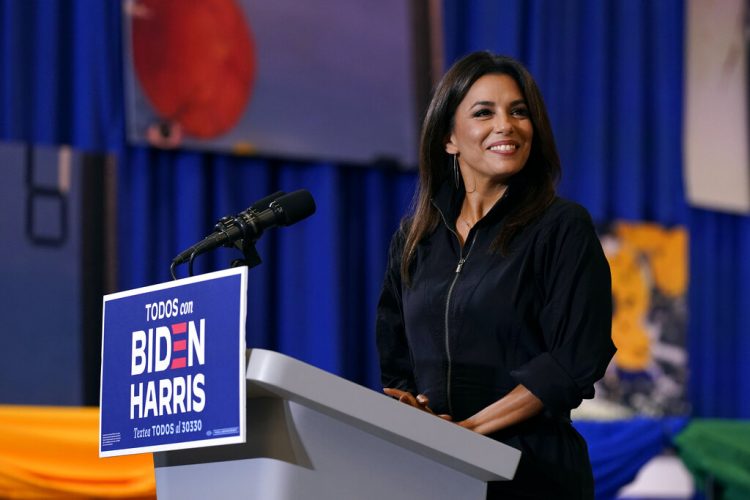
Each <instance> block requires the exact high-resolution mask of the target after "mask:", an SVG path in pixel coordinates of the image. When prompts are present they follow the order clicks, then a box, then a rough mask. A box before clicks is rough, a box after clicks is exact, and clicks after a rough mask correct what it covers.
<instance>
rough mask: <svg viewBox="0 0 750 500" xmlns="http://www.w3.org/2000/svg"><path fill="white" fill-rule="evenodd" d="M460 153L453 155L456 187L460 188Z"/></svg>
mask: <svg viewBox="0 0 750 500" xmlns="http://www.w3.org/2000/svg"><path fill="white" fill-rule="evenodd" d="M457 156H458V155H453V182H454V184H456V189H458V188H459V182H460V179H461V177H460V175H459V173H458V160H457V159H456V157H457Z"/></svg>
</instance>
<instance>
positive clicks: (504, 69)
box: [401, 52, 560, 284]
mask: <svg viewBox="0 0 750 500" xmlns="http://www.w3.org/2000/svg"><path fill="white" fill-rule="evenodd" d="M487 74H502V75H508V76H510V77H511V78H513V79H514V80H515V81H516V84H518V87H519V89H520V90H521V93H522V94H523V97H524V99H525V100H526V105H527V107H528V110H529V116H530V119H531V123H532V124H533V127H534V135H533V139H532V142H531V152H530V154H529V159H528V160H527V162H526V165H525V166H524V168H523V169H522V170H521V171H520V172H519V173H517V174H516V175H515V176H514V177H513V178H512V179H511V181H510V185H509V188H508V189H509V194H510V195H512V196H513V198H514V203H513V209H512V211H511V212H510V214H509V215H508V220H507V223H506V224H505V225H504V226H503V229H502V230H501V231H500V234H498V236H497V237H496V239H495V241H494V242H493V244H492V249H493V250H494V251H500V252H501V253H506V252H507V251H508V248H509V245H510V242H511V240H513V238H514V237H515V236H516V235H517V234H518V233H519V232H520V231H521V230H522V229H523V228H524V227H525V226H527V225H528V224H529V223H530V222H532V221H533V220H535V219H537V218H538V217H539V216H541V214H542V213H543V212H544V210H545V209H546V208H547V207H548V206H549V205H550V204H551V203H552V201H553V200H554V198H555V186H556V184H557V181H558V179H559V177H560V157H559V155H558V153H557V147H556V146H555V138H554V137H553V135H552V127H551V125H550V121H549V117H548V116H547V108H546V107H545V106H544V100H543V99H542V94H541V92H539V88H538V87H537V85H536V82H535V81H534V78H533V77H532V76H531V74H530V73H529V72H528V70H527V69H526V68H525V67H524V66H523V65H522V64H521V63H519V62H518V61H516V60H515V59H513V58H511V57H507V56H500V55H495V54H492V53H490V52H474V53H471V54H469V55H467V56H465V57H463V58H462V59H460V60H459V61H457V62H456V63H455V64H454V65H453V66H452V67H451V68H450V69H449V70H448V72H447V73H446V74H445V76H443V78H442V80H441V81H440V83H438V85H437V88H436V89H435V93H434V95H433V96H432V100H431V101H430V105H429V107H428V108H427V113H426V115H425V118H424V122H423V123H422V134H421V138H420V146H419V186H418V188H417V193H416V197H415V201H414V205H413V214H412V217H411V224H410V225H409V228H408V231H407V234H406V242H405V243H404V251H403V252H404V253H403V256H402V259H401V276H402V278H403V280H404V282H405V283H407V284H408V283H409V281H410V280H409V278H410V277H409V265H410V263H411V261H412V259H413V257H414V253H415V251H416V248H417V245H418V244H419V242H420V241H422V239H423V238H424V237H425V236H427V235H428V234H430V233H431V232H432V231H434V229H435V228H436V227H437V224H438V221H439V219H440V215H439V214H438V212H437V209H436V208H435V207H434V206H433V205H432V203H431V199H432V198H433V197H434V196H435V194H436V193H437V191H438V188H439V187H440V186H441V185H442V184H443V183H444V182H448V181H451V179H452V165H453V164H452V159H451V156H450V155H449V154H448V153H446V151H445V144H446V142H447V141H448V139H449V137H450V134H451V132H452V130H453V124H454V116H455V113H456V108H457V107H458V105H459V103H460V102H461V101H462V100H463V99H464V97H465V96H466V94H467V92H469V89H470V88H471V86H472V85H473V84H474V82H476V81H477V80H478V79H479V78H481V77H482V76H484V75H487Z"/></svg>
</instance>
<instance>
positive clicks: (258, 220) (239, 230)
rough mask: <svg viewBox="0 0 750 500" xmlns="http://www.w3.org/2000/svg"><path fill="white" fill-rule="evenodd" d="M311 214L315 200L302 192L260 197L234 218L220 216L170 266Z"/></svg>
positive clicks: (313, 210) (256, 235) (255, 236)
mask: <svg viewBox="0 0 750 500" xmlns="http://www.w3.org/2000/svg"><path fill="white" fill-rule="evenodd" d="M314 213H315V200H313V197H312V195H311V194H310V192H309V191H307V190H306V189H300V190H298V191H294V192H292V193H289V194H286V193H284V192H283V191H277V192H275V193H273V194H271V195H268V196H266V197H265V198H262V199H260V200H258V201H256V202H255V203H253V204H252V205H250V207H248V208H247V210H244V211H242V212H240V213H239V214H238V215H237V216H235V217H224V218H223V219H222V220H220V221H219V223H218V224H216V231H214V232H213V233H212V234H210V235H209V236H207V237H206V238H204V239H203V240H201V241H199V242H198V243H196V244H195V245H193V246H191V247H190V248H188V249H187V250H185V251H183V252H181V253H180V254H179V255H178V256H177V257H175V258H174V259H173V260H172V264H182V263H183V262H186V261H187V260H189V259H190V258H191V256H193V257H194V256H196V255H200V254H202V253H204V252H207V251H209V250H213V249H214V248H218V247H221V246H225V245H231V244H232V243H234V242H235V241H237V240H241V239H248V240H252V241H255V240H257V239H258V238H259V237H260V236H261V234H263V231H265V230H266V229H270V228H272V227H276V226H290V225H292V224H294V223H296V222H299V221H301V220H302V219H305V218H307V217H309V216H311V215H312V214H314Z"/></svg>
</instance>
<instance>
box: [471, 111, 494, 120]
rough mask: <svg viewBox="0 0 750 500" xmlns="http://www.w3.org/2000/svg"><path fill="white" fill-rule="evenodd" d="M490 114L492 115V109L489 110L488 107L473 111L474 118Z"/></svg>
mask: <svg viewBox="0 0 750 500" xmlns="http://www.w3.org/2000/svg"><path fill="white" fill-rule="evenodd" d="M490 115H492V111H490V110H489V109H478V110H476V111H475V112H474V117H476V118H482V117H485V116H490Z"/></svg>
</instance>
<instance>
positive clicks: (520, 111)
mask: <svg viewBox="0 0 750 500" xmlns="http://www.w3.org/2000/svg"><path fill="white" fill-rule="evenodd" d="M511 114H512V115H513V116H521V117H524V118H526V117H528V116H529V110H528V108H515V109H513V110H511Z"/></svg>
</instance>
